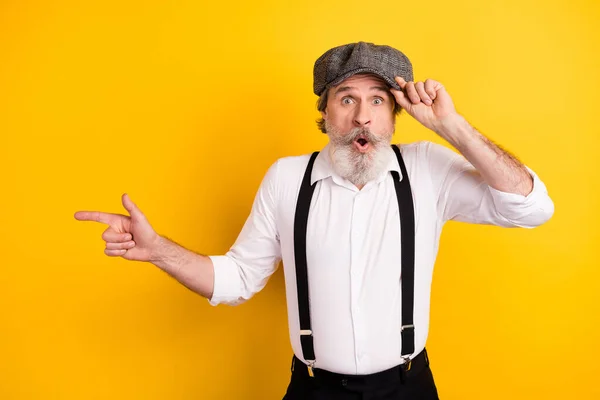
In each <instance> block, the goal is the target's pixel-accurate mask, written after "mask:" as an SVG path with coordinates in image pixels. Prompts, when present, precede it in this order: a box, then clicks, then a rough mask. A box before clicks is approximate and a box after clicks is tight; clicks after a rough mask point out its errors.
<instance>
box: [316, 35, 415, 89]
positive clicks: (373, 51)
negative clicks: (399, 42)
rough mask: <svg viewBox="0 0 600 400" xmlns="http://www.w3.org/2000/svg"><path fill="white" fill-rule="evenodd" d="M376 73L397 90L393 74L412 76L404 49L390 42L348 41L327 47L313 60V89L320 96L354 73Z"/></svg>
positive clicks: (411, 77) (409, 79)
mask: <svg viewBox="0 0 600 400" xmlns="http://www.w3.org/2000/svg"><path fill="white" fill-rule="evenodd" d="M361 72H362V73H364V72H370V73H373V74H376V75H379V76H380V77H381V78H382V79H383V80H384V81H386V82H387V84H388V85H390V86H391V87H393V88H394V89H398V90H400V86H398V84H397V83H396V81H395V80H394V77H396V76H401V77H402V78H403V79H404V80H405V81H407V82H410V81H412V80H413V69H412V64H411V62H410V60H409V59H408V57H406V56H405V55H404V53H402V52H400V51H398V50H396V49H394V48H393V47H390V46H383V45H376V44H373V43H365V42H358V43H350V44H345V45H343V46H338V47H334V48H333V49H329V50H327V51H326V52H325V53H324V54H323V55H322V56H321V57H319V58H318V59H317V61H316V62H315V67H314V71H313V77H314V82H313V91H314V92H315V94H316V95H317V96H320V95H321V93H323V91H324V90H326V89H329V88H330V87H332V86H336V85H337V84H339V83H340V82H342V81H343V80H344V79H347V78H349V77H351V76H352V75H355V74H358V73H361Z"/></svg>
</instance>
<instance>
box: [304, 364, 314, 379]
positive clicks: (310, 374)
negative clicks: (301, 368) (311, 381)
mask: <svg viewBox="0 0 600 400" xmlns="http://www.w3.org/2000/svg"><path fill="white" fill-rule="evenodd" d="M307 361H308V360H307ZM314 364H315V360H312V361H310V362H309V363H308V365H307V366H306V368H308V375H309V376H310V377H311V378H314V377H315V373H314V371H313V365H314Z"/></svg>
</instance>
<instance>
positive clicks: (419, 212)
mask: <svg viewBox="0 0 600 400" xmlns="http://www.w3.org/2000/svg"><path fill="white" fill-rule="evenodd" d="M314 93H315V94H316V95H317V96H319V101H318V109H319V111H320V112H321V116H322V118H321V119H320V120H319V121H318V126H319V128H320V129H321V131H322V132H324V133H326V134H327V135H328V136H329V143H328V144H327V146H325V148H324V149H322V150H321V151H320V152H315V153H313V154H308V155H303V156H296V157H285V158H281V159H279V160H277V161H276V162H275V163H274V164H273V165H272V166H271V167H270V168H269V170H268V171H267V173H266V176H265V178H264V179H263V181H262V183H261V185H260V187H259V189H258V193H257V195H256V198H255V201H254V204H253V207H252V211H251V213H250V216H249V217H248V219H247V221H246V223H245V225H244V227H243V229H242V231H241V233H240V235H239V237H238V239H237V240H236V242H235V244H234V245H233V246H232V247H231V249H230V250H229V251H228V252H227V253H226V254H225V255H222V256H211V257H208V256H204V255H200V254H196V253H194V252H191V251H189V250H187V249H185V248H183V247H182V246H180V245H178V244H176V243H174V242H173V241H171V240H169V239H167V238H165V237H163V236H161V235H159V234H157V233H156V232H155V231H154V230H153V228H152V226H151V225H150V223H149V222H148V220H147V219H146V218H145V216H144V214H143V213H142V211H141V210H140V209H139V208H138V207H137V206H136V205H135V204H134V203H133V202H132V201H131V199H130V198H129V197H128V196H127V195H126V194H125V195H123V197H122V202H123V205H124V207H125V208H126V209H127V211H128V212H129V214H130V215H129V216H125V215H118V214H108V213H101V212H89V211H80V212H78V213H76V214H75V217H76V218H77V219H79V220H93V221H98V222H102V223H106V224H108V225H109V227H108V229H107V230H106V231H105V232H104V234H103V236H102V237H103V239H104V240H105V241H106V249H105V253H106V254H107V255H109V256H121V257H123V258H125V259H128V260H138V261H149V262H151V263H153V264H155V265H156V266H158V267H159V268H161V269H162V270H164V271H166V272H167V273H169V274H170V275H171V276H173V277H174V278H176V279H177V280H178V281H179V282H181V283H182V284H183V285H185V286H186V287H188V288H189V289H191V290H193V291H194V292H196V293H198V294H200V295H202V296H204V297H206V298H208V299H209V301H210V303H211V304H213V305H217V304H221V303H225V304H231V305H235V304H240V303H242V302H244V301H246V300H248V299H249V298H251V297H252V296H253V295H254V294H255V293H257V292H258V291H260V290H261V289H262V288H263V287H264V286H265V284H266V283H267V280H268V279H269V277H270V276H271V274H273V272H274V271H275V270H276V268H277V266H278V264H279V261H280V260H283V265H284V274H285V282H286V294H287V296H286V297H287V307H288V316H289V332H290V339H291V344H292V348H293V350H294V356H293V358H292V366H291V370H292V373H291V382H290V384H289V386H288V390H287V393H286V394H285V397H284V398H285V399H437V398H438V394H437V389H436V386H435V383H434V380H433V375H432V372H431V369H430V367H429V358H428V356H427V352H426V349H425V343H426V340H427V334H428V329H429V308H430V307H429V301H430V290H431V281H432V275H433V266H434V263H435V258H436V255H437V250H438V244H439V238H440V234H441V230H442V226H443V225H444V223H445V222H446V221H448V220H455V221H464V222H471V223H478V224H493V225H498V226H504V227H526V228H533V227H535V226H538V225H541V224H543V223H544V222H546V221H547V220H548V219H549V218H550V217H551V216H552V214H553V212H554V206H553V203H552V200H551V199H550V198H549V196H548V193H547V190H546V187H545V186H544V184H543V183H542V182H541V180H540V179H539V178H538V176H537V175H536V174H535V173H534V172H533V171H532V170H531V169H529V168H528V167H526V166H524V165H523V164H521V163H520V162H519V161H518V160H517V159H516V158H515V157H513V156H512V155H510V154H509V153H507V152H506V151H504V150H502V149H501V148H499V147H498V146H496V145H495V144H493V143H492V142H491V141H489V140H488V139H486V138H485V136H483V135H482V134H481V133H479V132H477V130H476V129H475V128H473V127H472V126H471V125H470V124H469V123H468V122H467V121H466V120H465V118H464V117H462V116H461V115H459V114H458V113H457V112H456V110H455V108H454V105H453V102H452V99H451V98H450V96H449V94H448V93H447V92H446V90H445V88H444V86H443V85H442V84H441V83H440V82H437V81H435V80H432V79H427V80H425V81H424V82H414V81H413V71H412V64H411V63H410V61H409V59H408V58H407V57H406V56H405V55H404V54H403V53H402V52H400V51H398V50H396V49H393V48H391V47H388V46H379V45H374V44H371V43H364V42H359V43H352V44H348V45H343V46H339V47H335V48H333V49H330V50H328V51H327V52H325V53H324V54H323V55H322V56H321V57H320V58H319V59H318V60H317V61H316V63H315V66H314ZM402 110H404V112H406V113H408V114H409V115H411V116H412V117H413V118H415V119H416V120H417V121H419V122H420V123H421V124H423V125H424V126H425V127H427V128H429V129H431V130H432V131H434V132H435V133H437V134H438V135H439V136H441V137H442V138H443V139H445V140H446V141H447V142H448V143H450V144H451V145H452V146H453V147H454V148H456V149H457V150H458V151H459V152H460V153H461V154H457V153H456V152H454V151H451V150H449V149H447V148H446V147H444V146H440V145H437V144H434V143H431V142H426V141H421V142H416V143H410V144H402V145H391V144H390V143H391V138H392V135H393V133H394V130H395V117H396V115H397V114H399V113H400V112H402Z"/></svg>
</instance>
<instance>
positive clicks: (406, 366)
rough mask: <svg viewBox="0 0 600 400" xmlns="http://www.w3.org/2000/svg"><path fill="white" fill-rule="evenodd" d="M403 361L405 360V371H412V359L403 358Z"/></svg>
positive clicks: (403, 365) (403, 366)
mask: <svg viewBox="0 0 600 400" xmlns="http://www.w3.org/2000/svg"><path fill="white" fill-rule="evenodd" d="M402 359H403V360H404V364H402V368H403V369H404V370H405V371H407V372H408V371H410V367H411V366H412V360H411V359H410V357H409V356H402Z"/></svg>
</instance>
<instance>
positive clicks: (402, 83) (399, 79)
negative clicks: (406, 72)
mask: <svg viewBox="0 0 600 400" xmlns="http://www.w3.org/2000/svg"><path fill="white" fill-rule="evenodd" d="M395 79H396V82H398V85H400V88H402V89H404V86H406V81H405V80H404V78H402V77H401V76H397V77H396V78H395Z"/></svg>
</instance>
